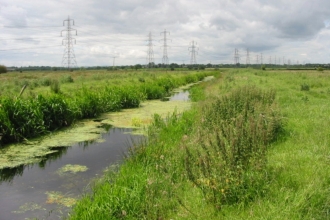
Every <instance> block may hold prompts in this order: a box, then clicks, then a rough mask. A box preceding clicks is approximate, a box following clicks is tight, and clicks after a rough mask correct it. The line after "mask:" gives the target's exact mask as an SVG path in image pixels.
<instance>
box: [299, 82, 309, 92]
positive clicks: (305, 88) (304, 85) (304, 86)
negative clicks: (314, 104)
mask: <svg viewBox="0 0 330 220" xmlns="http://www.w3.org/2000/svg"><path fill="white" fill-rule="evenodd" d="M300 90H301V91H309V85H308V84H306V83H304V84H301V86H300Z"/></svg>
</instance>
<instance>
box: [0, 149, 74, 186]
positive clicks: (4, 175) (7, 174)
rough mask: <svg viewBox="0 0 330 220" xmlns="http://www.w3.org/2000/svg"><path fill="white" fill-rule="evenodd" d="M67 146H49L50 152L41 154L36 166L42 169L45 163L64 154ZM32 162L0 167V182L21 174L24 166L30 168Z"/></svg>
mask: <svg viewBox="0 0 330 220" xmlns="http://www.w3.org/2000/svg"><path fill="white" fill-rule="evenodd" d="M68 148H69V147H68V146H58V147H50V148H49V150H51V151H52V152H51V153H49V154H47V155H46V156H43V157H42V159H41V161H40V162H39V163H37V165H38V167H39V168H41V169H44V168H45V166H46V164H47V163H48V164H50V163H51V162H52V161H55V160H57V159H58V158H60V157H62V155H63V154H66V153H67V151H68ZM33 166H35V165H34V164H27V165H20V166H17V167H13V168H3V169H0V184H1V183H3V182H9V183H10V182H12V181H13V179H14V177H16V176H22V175H23V172H24V170H25V168H32V167H33Z"/></svg>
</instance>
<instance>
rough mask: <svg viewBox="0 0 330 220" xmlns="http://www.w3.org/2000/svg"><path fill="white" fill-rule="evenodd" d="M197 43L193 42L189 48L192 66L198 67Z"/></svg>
mask: <svg viewBox="0 0 330 220" xmlns="http://www.w3.org/2000/svg"><path fill="white" fill-rule="evenodd" d="M196 45H197V43H196V42H195V41H192V42H191V46H190V47H189V48H188V50H189V53H190V54H191V56H190V64H191V65H196V64H197V62H196V53H197V54H198V51H196V49H197V50H198V48H197V47H196Z"/></svg>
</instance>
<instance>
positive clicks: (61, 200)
mask: <svg viewBox="0 0 330 220" xmlns="http://www.w3.org/2000/svg"><path fill="white" fill-rule="evenodd" d="M45 194H46V195H47V201H46V203H47V204H59V205H62V206H65V207H72V206H73V205H75V204H76V202H77V200H76V199H75V198H71V197H66V196H64V195H63V194H62V193H61V192H58V191H47V192H46V193H45Z"/></svg>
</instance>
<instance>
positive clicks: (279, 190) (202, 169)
mask: <svg viewBox="0 0 330 220" xmlns="http://www.w3.org/2000/svg"><path fill="white" fill-rule="evenodd" d="M329 74H330V73H329V72H327V71H323V72H319V71H303V72H300V71H285V70H283V71H278V70H276V71H272V70H266V71H262V70H254V69H231V70H222V73H221V77H220V78H218V79H217V80H214V81H212V82H207V83H204V84H202V85H200V86H198V87H194V88H193V89H191V95H192V99H193V100H194V101H197V103H198V104H196V105H195V107H194V108H193V109H191V110H188V111H186V112H185V113H184V114H182V115H181V116H180V117H178V116H177V115H176V114H173V115H169V116H168V118H167V119H166V120H165V121H164V120H162V119H161V118H160V117H159V116H157V115H155V117H154V123H153V124H152V125H151V127H150V129H149V137H148V141H146V142H145V143H139V144H136V146H135V147H134V148H132V151H131V155H130V157H129V158H127V159H126V161H125V163H124V164H123V165H121V166H120V167H119V168H118V167H116V168H114V167H110V168H109V169H108V170H107V171H106V173H105V175H104V176H103V177H102V178H101V179H97V180H95V183H94V186H93V193H92V194H87V195H85V196H83V198H82V199H81V200H80V201H79V202H78V204H77V205H76V206H75V207H74V210H73V212H72V213H71V217H70V219H330V188H329V183H330V169H329V155H330V149H329V142H330V130H329V126H328V125H329V122H330V108H329V100H330V76H329Z"/></svg>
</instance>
